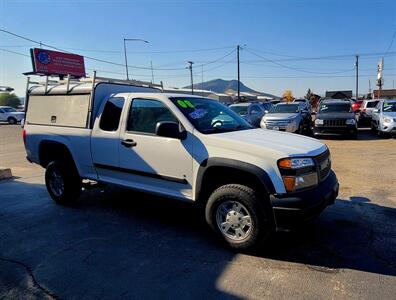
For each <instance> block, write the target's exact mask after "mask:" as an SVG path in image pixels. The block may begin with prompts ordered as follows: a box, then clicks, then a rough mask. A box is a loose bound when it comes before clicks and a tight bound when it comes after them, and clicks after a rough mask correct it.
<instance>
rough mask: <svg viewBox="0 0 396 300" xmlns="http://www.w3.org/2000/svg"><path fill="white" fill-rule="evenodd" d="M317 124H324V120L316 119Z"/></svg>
mask: <svg viewBox="0 0 396 300" xmlns="http://www.w3.org/2000/svg"><path fill="white" fill-rule="evenodd" d="M315 125H323V120H322V119H316V120H315Z"/></svg>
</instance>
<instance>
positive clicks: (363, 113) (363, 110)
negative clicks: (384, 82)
mask: <svg viewBox="0 0 396 300" xmlns="http://www.w3.org/2000/svg"><path fill="white" fill-rule="evenodd" d="M378 102H379V100H363V103H362V105H361V106H360V116H359V121H360V122H361V123H362V124H370V123H371V117H372V114H373V110H374V109H375V107H376V106H377V104H378Z"/></svg>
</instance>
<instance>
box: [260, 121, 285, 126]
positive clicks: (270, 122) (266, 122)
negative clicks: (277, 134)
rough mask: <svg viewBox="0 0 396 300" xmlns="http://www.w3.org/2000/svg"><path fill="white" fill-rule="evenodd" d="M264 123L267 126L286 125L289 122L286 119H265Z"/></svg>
mask: <svg viewBox="0 0 396 300" xmlns="http://www.w3.org/2000/svg"><path fill="white" fill-rule="evenodd" d="M265 124H266V125H269V126H287V124H289V121H288V120H267V121H265Z"/></svg>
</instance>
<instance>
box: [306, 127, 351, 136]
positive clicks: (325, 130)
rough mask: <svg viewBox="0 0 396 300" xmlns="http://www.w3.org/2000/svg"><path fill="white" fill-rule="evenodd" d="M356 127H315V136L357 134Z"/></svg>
mask: <svg viewBox="0 0 396 300" xmlns="http://www.w3.org/2000/svg"><path fill="white" fill-rule="evenodd" d="M356 132H357V127H356V125H346V126H340V127H336V126H318V125H315V126H314V128H313V133H314V135H334V134H340V135H343V134H356Z"/></svg>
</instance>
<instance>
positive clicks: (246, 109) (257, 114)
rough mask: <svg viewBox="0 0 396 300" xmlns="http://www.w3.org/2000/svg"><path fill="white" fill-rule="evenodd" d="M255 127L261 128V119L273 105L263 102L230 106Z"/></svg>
mask: <svg viewBox="0 0 396 300" xmlns="http://www.w3.org/2000/svg"><path fill="white" fill-rule="evenodd" d="M229 107H230V108H231V109H232V110H233V111H234V112H236V113H237V114H238V115H240V116H241V117H242V118H244V119H245V120H246V121H248V122H249V124H251V125H253V126H254V127H260V121H261V118H262V117H263V116H264V115H265V114H266V112H268V111H269V110H270V109H271V107H272V104H271V103H269V102H268V103H267V102H266V103H262V102H241V103H236V104H232V105H230V106H229Z"/></svg>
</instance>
